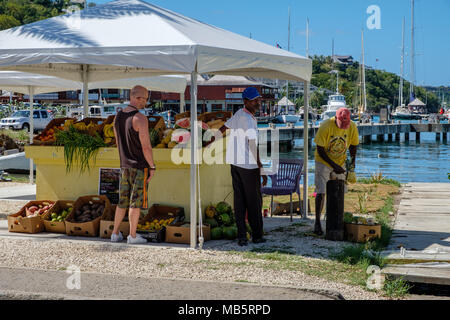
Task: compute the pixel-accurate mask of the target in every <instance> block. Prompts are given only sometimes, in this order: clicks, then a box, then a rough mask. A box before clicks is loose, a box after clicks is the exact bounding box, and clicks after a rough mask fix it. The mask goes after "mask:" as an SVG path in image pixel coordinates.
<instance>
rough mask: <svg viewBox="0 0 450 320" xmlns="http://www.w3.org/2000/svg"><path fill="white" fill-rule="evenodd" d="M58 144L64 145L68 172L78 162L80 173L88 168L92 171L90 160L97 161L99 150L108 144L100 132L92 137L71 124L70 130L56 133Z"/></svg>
mask: <svg viewBox="0 0 450 320" xmlns="http://www.w3.org/2000/svg"><path fill="white" fill-rule="evenodd" d="M56 145H57V146H64V161H65V163H66V172H70V171H71V170H72V167H73V165H74V164H76V163H77V164H79V166H80V174H81V173H83V172H85V171H86V170H89V171H90V164H89V162H90V160H93V161H94V163H95V160H96V158H97V153H98V150H99V149H100V148H104V147H106V146H107V145H106V144H105V142H104V141H103V139H102V138H101V137H100V135H99V134H98V133H96V134H95V137H92V136H90V135H88V134H85V133H82V132H79V131H78V130H77V129H75V128H74V127H73V126H70V127H69V130H68V131H64V130H63V131H58V132H57V133H56Z"/></svg>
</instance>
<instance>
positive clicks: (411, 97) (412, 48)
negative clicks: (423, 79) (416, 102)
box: [409, 0, 415, 102]
mask: <svg viewBox="0 0 450 320" xmlns="http://www.w3.org/2000/svg"><path fill="white" fill-rule="evenodd" d="M414 57H415V48H414V0H411V82H410V84H409V98H410V102H411V101H412V100H413V99H414V83H415V65H414Z"/></svg>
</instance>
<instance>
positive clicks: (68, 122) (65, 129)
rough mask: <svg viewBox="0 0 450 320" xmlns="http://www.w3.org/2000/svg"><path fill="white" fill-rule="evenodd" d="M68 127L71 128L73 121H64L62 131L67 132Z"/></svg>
mask: <svg viewBox="0 0 450 320" xmlns="http://www.w3.org/2000/svg"><path fill="white" fill-rule="evenodd" d="M70 126H73V120H66V121H65V122H64V131H69V127H70Z"/></svg>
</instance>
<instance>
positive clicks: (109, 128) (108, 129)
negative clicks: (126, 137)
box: [103, 124, 115, 144]
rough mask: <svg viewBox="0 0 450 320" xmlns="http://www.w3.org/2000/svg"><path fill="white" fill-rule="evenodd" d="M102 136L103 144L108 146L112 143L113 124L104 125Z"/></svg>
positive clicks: (113, 136)
mask: <svg viewBox="0 0 450 320" xmlns="http://www.w3.org/2000/svg"><path fill="white" fill-rule="evenodd" d="M103 136H104V137H105V143H107V144H109V143H111V142H112V141H113V139H114V138H115V135H114V125H113V124H107V125H105V127H104V128H103Z"/></svg>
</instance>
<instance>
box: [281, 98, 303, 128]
mask: <svg viewBox="0 0 450 320" xmlns="http://www.w3.org/2000/svg"><path fill="white" fill-rule="evenodd" d="M275 107H276V108H277V110H278V114H277V116H276V117H275V122H276V123H297V122H299V121H300V116H299V115H298V114H297V113H296V110H295V109H296V108H295V104H294V103H293V102H291V101H290V100H288V99H287V98H286V97H284V98H283V99H281V100H280V101H279V102H278V103H277V104H276V105H275Z"/></svg>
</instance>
